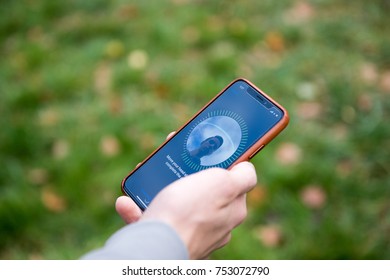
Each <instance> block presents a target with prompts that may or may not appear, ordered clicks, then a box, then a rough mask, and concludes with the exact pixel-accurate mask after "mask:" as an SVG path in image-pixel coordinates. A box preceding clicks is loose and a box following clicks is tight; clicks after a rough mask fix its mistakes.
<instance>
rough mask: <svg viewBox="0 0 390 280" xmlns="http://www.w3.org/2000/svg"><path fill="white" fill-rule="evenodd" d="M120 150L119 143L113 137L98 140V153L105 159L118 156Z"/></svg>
mask: <svg viewBox="0 0 390 280" xmlns="http://www.w3.org/2000/svg"><path fill="white" fill-rule="evenodd" d="M120 149H121V147H120V143H119V141H118V139H117V138H116V137H115V136H112V135H106V136H104V137H103V138H102V139H101V140H100V151H101V152H102V154H103V155H105V156H107V157H113V156H116V155H118V154H119V152H120Z"/></svg>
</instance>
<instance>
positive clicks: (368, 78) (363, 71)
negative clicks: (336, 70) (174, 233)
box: [360, 63, 379, 84]
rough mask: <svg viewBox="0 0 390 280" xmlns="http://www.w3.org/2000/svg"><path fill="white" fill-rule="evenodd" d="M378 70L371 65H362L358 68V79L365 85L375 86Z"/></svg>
mask: <svg viewBox="0 0 390 280" xmlns="http://www.w3.org/2000/svg"><path fill="white" fill-rule="evenodd" d="M378 76H379V75H378V69H377V68H376V66H375V64H373V63H364V64H362V65H361V67H360V77H361V78H362V80H363V81H364V82H366V83H367V84H375V83H376V82H377V80H378Z"/></svg>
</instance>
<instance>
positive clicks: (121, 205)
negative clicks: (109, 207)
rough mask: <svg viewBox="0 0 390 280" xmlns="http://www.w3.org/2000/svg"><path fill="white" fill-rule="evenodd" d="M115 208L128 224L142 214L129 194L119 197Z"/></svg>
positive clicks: (173, 133)
mask: <svg viewBox="0 0 390 280" xmlns="http://www.w3.org/2000/svg"><path fill="white" fill-rule="evenodd" d="M175 133H176V131H172V132H171V133H169V134H168V136H167V138H166V140H169V139H170V138H171V137H172V136H173V135H175ZM138 165H139V164H138ZM138 165H137V166H138ZM115 209H116V211H117V212H118V214H119V216H121V217H122V219H123V220H124V221H125V222H126V223H127V224H131V223H134V222H136V221H138V220H139V219H140V218H141V216H142V211H141V209H139V207H138V206H137V204H136V203H135V202H134V201H133V200H132V199H131V198H130V197H128V196H120V197H118V198H117V200H116V203H115Z"/></svg>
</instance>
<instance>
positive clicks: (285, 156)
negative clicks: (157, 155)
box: [276, 142, 302, 165]
mask: <svg viewBox="0 0 390 280" xmlns="http://www.w3.org/2000/svg"><path fill="white" fill-rule="evenodd" d="M301 159H302V150H301V148H300V147H299V146H298V145H297V144H295V143H290V142H286V143H282V144H281V145H280V146H279V148H278V149H277V151H276V160H277V161H278V162H279V163H281V164H283V165H292V164H297V163H299V162H300V161H301Z"/></svg>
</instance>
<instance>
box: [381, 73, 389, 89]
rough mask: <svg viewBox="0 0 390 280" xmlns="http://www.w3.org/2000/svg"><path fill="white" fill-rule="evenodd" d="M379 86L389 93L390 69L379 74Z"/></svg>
mask: <svg viewBox="0 0 390 280" xmlns="http://www.w3.org/2000/svg"><path fill="white" fill-rule="evenodd" d="M379 85H380V88H381V89H382V90H383V91H384V92H385V93H387V94H390V71H386V72H384V73H383V74H382V75H381V78H380V82H379Z"/></svg>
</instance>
